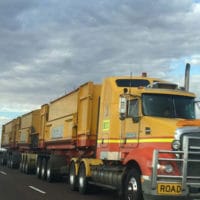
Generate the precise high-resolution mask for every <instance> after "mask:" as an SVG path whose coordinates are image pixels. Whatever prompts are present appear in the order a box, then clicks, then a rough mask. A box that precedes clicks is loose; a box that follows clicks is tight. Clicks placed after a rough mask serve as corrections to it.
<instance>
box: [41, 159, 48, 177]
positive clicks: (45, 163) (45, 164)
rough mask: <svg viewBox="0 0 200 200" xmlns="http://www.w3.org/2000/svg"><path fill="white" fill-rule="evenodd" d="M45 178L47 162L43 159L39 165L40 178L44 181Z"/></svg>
mask: <svg viewBox="0 0 200 200" xmlns="http://www.w3.org/2000/svg"><path fill="white" fill-rule="evenodd" d="M46 177H47V160H46V158H44V159H43V160H42V165H41V178H42V179H43V180H45V179H46Z"/></svg>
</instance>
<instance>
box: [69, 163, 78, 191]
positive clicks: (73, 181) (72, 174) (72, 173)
mask: <svg viewBox="0 0 200 200" xmlns="http://www.w3.org/2000/svg"><path fill="white" fill-rule="evenodd" d="M69 185H70V189H71V190H72V191H75V190H78V183H77V176H76V168H75V163H74V162H73V161H72V162H71V164H70V168H69Z"/></svg>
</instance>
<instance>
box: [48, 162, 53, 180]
mask: <svg viewBox="0 0 200 200" xmlns="http://www.w3.org/2000/svg"><path fill="white" fill-rule="evenodd" d="M47 181H48V182H49V183H50V182H53V181H54V173H53V168H52V163H51V160H48V162H47Z"/></svg>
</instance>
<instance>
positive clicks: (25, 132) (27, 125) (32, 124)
mask: <svg viewBox="0 0 200 200" xmlns="http://www.w3.org/2000/svg"><path fill="white" fill-rule="evenodd" d="M39 134H40V109H38V110H34V111H32V112H30V113H27V114H24V115H23V116H22V117H21V128H20V130H19V135H18V138H17V141H18V144H19V146H20V149H23V148H25V149H26V148H30V145H32V146H33V147H36V145H37V144H38V137H39Z"/></svg>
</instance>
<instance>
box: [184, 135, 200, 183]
mask: <svg viewBox="0 0 200 200" xmlns="http://www.w3.org/2000/svg"><path fill="white" fill-rule="evenodd" d="M196 134H197V133H196ZM182 141H183V145H182V146H183V152H185V153H184V154H183V159H184V161H183V163H184V164H183V172H186V174H184V175H185V181H186V184H187V185H194V183H199V184H200V137H196V136H194V135H190V136H189V137H188V136H186V135H185V136H183V140H182Z"/></svg>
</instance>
